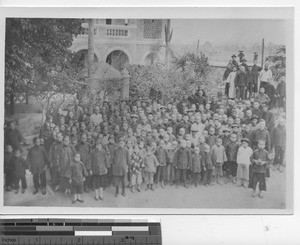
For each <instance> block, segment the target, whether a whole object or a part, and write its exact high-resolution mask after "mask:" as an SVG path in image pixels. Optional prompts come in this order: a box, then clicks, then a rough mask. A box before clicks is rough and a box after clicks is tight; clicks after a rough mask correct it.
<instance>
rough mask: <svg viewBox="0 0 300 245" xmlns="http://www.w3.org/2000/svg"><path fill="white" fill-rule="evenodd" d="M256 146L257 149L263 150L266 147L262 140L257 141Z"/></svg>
mask: <svg viewBox="0 0 300 245" xmlns="http://www.w3.org/2000/svg"><path fill="white" fill-rule="evenodd" d="M257 146H258V148H259V149H264V148H265V146H266V142H265V141H264V140H259V141H258V145H257Z"/></svg>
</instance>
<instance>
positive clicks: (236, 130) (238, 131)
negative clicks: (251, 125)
mask: <svg viewBox="0 0 300 245" xmlns="http://www.w3.org/2000/svg"><path fill="white" fill-rule="evenodd" d="M231 130H232V131H231V132H232V133H234V134H236V135H237V141H241V139H242V133H241V129H240V125H239V124H237V123H234V124H233V125H232V126H231Z"/></svg>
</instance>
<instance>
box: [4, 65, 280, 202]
mask: <svg viewBox="0 0 300 245" xmlns="http://www.w3.org/2000/svg"><path fill="white" fill-rule="evenodd" d="M233 69H235V68H233ZM241 72H243V71H241ZM230 74H231V73H230ZM229 76H230V75H229ZM254 92H255V90H254ZM243 96H244V95H243ZM243 96H242V97H241V98H243V99H241V100H237V99H236V100H232V99H230V98H229V99H228V98H226V99H224V98H217V97H215V96H214V97H212V98H207V96H206V95H205V92H204V91H202V90H198V91H195V93H194V94H193V95H192V96H191V97H189V98H188V99H187V100H184V101H180V102H176V101H173V102H170V103H167V104H165V105H163V104H162V103H159V102H158V101H149V100H147V99H143V98H140V99H138V100H136V101H128V100H122V101H121V102H107V101H104V102H102V103H101V104H97V105H94V106H93V108H91V107H82V106H80V102H79V101H78V100H77V99H76V100H75V102H74V105H73V106H72V107H71V108H69V109H68V111H67V114H66V113H64V110H63V109H62V108H56V107H55V105H53V106H52V107H51V108H50V110H49V111H48V112H47V115H46V121H45V123H44V125H43V126H42V128H41V131H40V135H39V136H38V137H35V138H34V139H33V146H32V147H31V148H30V149H29V150H28V153H27V157H26V159H25V158H24V157H23V155H24V154H23V153H22V152H23V151H24V149H23V147H22V144H21V143H22V140H23V138H22V135H21V133H20V131H19V130H18V129H17V126H16V123H15V122H14V121H11V122H9V123H8V125H7V128H6V129H5V156H4V168H5V169H4V171H5V188H6V190H7V191H12V190H13V189H14V190H15V193H16V194H18V193H19V191H20V190H21V193H25V190H26V188H27V183H26V176H25V175H26V169H29V171H30V172H31V174H32V176H33V185H34V192H33V194H36V193H38V192H39V190H41V192H42V194H46V192H47V191H46V185H47V181H49V183H51V186H52V188H53V190H54V191H62V192H64V193H65V195H71V194H72V195H73V200H72V203H75V202H77V201H78V202H84V200H83V198H82V193H83V192H84V191H85V192H87V193H88V192H90V191H91V190H93V192H94V195H95V200H103V198H104V193H105V188H107V187H108V186H110V185H114V186H115V196H116V197H118V195H119V194H121V195H123V196H126V188H127V187H129V188H130V190H131V191H132V192H136V191H138V192H140V191H141V190H142V189H143V190H152V191H154V190H155V188H160V187H161V188H165V186H166V185H174V186H175V187H176V188H178V187H180V186H184V187H185V188H189V187H190V186H195V187H197V186H203V188H206V187H209V186H212V185H215V184H219V185H222V184H227V183H229V182H231V183H234V184H235V185H238V186H243V187H245V188H246V187H247V188H248V187H249V188H252V189H253V193H252V196H253V197H255V196H257V195H258V196H259V197H260V198H263V193H262V192H263V191H266V178H268V177H270V165H271V164H272V165H274V167H273V169H274V170H275V171H277V170H279V171H281V172H282V171H283V169H284V168H283V160H284V155H285V147H286V141H285V140H286V129H285V119H284V117H279V118H278V119H277V118H276V120H275V115H274V113H273V111H272V110H270V109H269V104H270V103H271V102H270V100H268V99H267V98H268V97H267V95H266V96H265V94H264V92H263V91H261V92H260V93H258V94H257V95H256V96H255V97H254V98H253V99H252V100H245V97H243ZM278 106H282V104H280V105H279V104H278ZM273 149H274V151H275V157H274V159H270V153H271V152H272V151H273ZM25 154H26V153H25ZM46 171H49V172H50V178H51V179H49V180H47V175H46ZM20 182H21V188H20ZM257 185H258V192H257ZM120 186H121V190H120V189H119V188H120Z"/></svg>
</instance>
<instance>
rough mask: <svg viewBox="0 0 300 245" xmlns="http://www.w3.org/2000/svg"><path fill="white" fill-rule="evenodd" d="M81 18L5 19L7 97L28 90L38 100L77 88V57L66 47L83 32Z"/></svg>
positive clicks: (11, 110)
mask: <svg viewBox="0 0 300 245" xmlns="http://www.w3.org/2000/svg"><path fill="white" fill-rule="evenodd" d="M82 21H83V20H81V19H46V18H43V19H38V18H30V19H29V18H8V19H6V37H5V38H6V39H5V45H6V46H5V88H6V91H5V92H6V93H9V94H10V98H11V103H10V104H11V107H10V112H11V114H13V113H14V103H13V101H14V94H15V93H19V92H24V91H28V92H29V95H33V96H35V97H36V98H37V99H38V100H40V101H42V100H44V99H46V100H48V101H50V99H51V97H53V96H54V94H55V93H64V92H66V93H70V92H74V91H77V90H78V89H80V88H81V86H82V85H80V86H79V83H76V82H80V81H81V82H82V81H84V77H82V76H81V75H80V72H79V71H80V69H81V66H80V65H79V63H78V57H77V56H76V55H75V54H73V53H71V52H70V51H69V50H68V48H69V47H70V46H71V45H72V41H73V38H74V36H75V37H76V36H77V35H79V34H82V33H83V28H82V27H81V23H82Z"/></svg>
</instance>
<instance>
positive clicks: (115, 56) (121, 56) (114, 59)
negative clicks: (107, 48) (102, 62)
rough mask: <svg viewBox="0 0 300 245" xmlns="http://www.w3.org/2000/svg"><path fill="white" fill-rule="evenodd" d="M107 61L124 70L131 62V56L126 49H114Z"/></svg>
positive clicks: (119, 69)
mask: <svg viewBox="0 0 300 245" xmlns="http://www.w3.org/2000/svg"><path fill="white" fill-rule="evenodd" d="M106 63H107V64H109V65H111V66H113V67H114V68H116V69H117V70H118V71H122V70H123V69H124V67H126V65H127V64H128V63H129V58H128V56H127V54H126V53H125V52H124V51H122V50H114V51H112V52H110V53H109V54H108V55H107V57H106Z"/></svg>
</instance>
